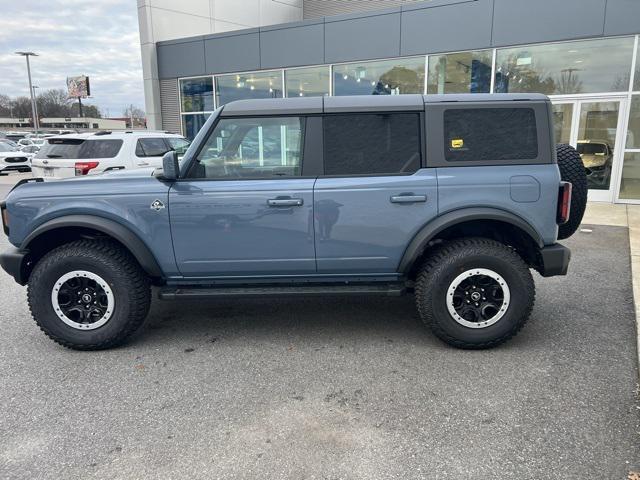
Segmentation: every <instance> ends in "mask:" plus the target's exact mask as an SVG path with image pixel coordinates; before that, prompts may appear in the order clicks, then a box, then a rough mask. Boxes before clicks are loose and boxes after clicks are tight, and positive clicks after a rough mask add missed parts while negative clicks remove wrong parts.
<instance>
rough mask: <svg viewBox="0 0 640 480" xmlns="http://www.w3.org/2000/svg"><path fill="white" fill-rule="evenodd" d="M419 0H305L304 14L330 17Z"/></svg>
mask: <svg viewBox="0 0 640 480" xmlns="http://www.w3.org/2000/svg"><path fill="white" fill-rule="evenodd" d="M416 1H418V0H375V1H371V0H304V2H303V4H302V5H303V7H302V16H303V17H304V18H305V19H307V18H319V17H328V16H330V15H341V14H344V13H358V12H365V11H370V10H378V9H381V8H389V7H398V6H401V5H406V4H407V3H415V2H416Z"/></svg>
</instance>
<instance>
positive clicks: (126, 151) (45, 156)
mask: <svg viewBox="0 0 640 480" xmlns="http://www.w3.org/2000/svg"><path fill="white" fill-rule="evenodd" d="M188 146H189V140H187V139H186V138H184V137H182V136H181V135H176V134H173V133H167V132H153V131H147V130H142V131H124V132H111V131H101V132H96V133H76V134H69V135H57V136H54V137H50V138H47V139H45V141H44V145H43V146H42V147H41V148H40V150H39V151H38V153H37V154H36V156H35V157H34V158H33V160H32V171H33V176H34V177H43V178H48V179H56V178H66V177H79V176H84V175H95V174H99V173H103V172H108V171H113V170H124V169H131V168H144V167H156V168H157V167H161V166H162V156H163V155H164V154H165V153H167V152H170V151H176V152H177V153H178V154H179V155H182V154H183V153H184V152H185V151H186V149H187V147H188Z"/></svg>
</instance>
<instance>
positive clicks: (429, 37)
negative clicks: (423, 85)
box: [401, 0, 493, 55]
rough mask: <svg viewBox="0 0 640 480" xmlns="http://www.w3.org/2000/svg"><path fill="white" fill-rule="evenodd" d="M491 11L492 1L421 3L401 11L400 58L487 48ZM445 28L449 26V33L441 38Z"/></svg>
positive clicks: (489, 44)
mask: <svg viewBox="0 0 640 480" xmlns="http://www.w3.org/2000/svg"><path fill="white" fill-rule="evenodd" d="M418 7H424V8H418ZM492 12H493V0H474V1H463V2H458V3H450V4H448V5H442V4H435V2H434V5H433V6H431V5H430V4H428V3H427V4H424V3H420V4H416V5H415V8H407V9H403V12H402V41H401V55H417V54H425V53H436V52H455V51H459V50H473V49H479V48H486V47H490V46H491V19H492ZM444 25H451V31H450V33H449V34H445V35H443V26H444Z"/></svg>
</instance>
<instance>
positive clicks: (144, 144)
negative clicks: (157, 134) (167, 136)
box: [136, 138, 168, 157]
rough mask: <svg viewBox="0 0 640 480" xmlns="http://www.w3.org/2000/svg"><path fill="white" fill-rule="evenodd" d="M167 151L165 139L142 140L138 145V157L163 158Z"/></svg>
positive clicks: (139, 140)
mask: <svg viewBox="0 0 640 480" xmlns="http://www.w3.org/2000/svg"><path fill="white" fill-rule="evenodd" d="M167 150H168V147H167V144H166V143H164V139H163V138H140V139H138V143H137V144H136V156H137V157H161V156H162V155H164V154H165V153H167Z"/></svg>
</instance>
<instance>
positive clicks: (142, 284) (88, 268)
mask: <svg viewBox="0 0 640 480" xmlns="http://www.w3.org/2000/svg"><path fill="white" fill-rule="evenodd" d="M27 294H28V300H29V307H30V309H31V314H32V315H33V318H34V320H35V321H36V323H37V324H38V325H39V326H40V328H41V329H42V331H44V333H45V334H47V335H48V336H49V337H50V338H51V339H53V340H54V341H56V342H58V343H59V344H61V345H64V346H65V347H68V348H73V349H77V350H99V349H104V348H110V347H114V346H117V345H120V344H121V343H123V342H124V341H125V340H126V339H127V338H129V337H130V336H131V335H132V334H133V333H134V332H135V331H136V330H137V329H138V328H139V327H140V325H142V323H143V322H144V319H145V317H146V315H147V312H148V311H149V306H150V303H151V289H150V284H149V280H148V278H147V277H146V275H145V273H144V272H143V271H142V269H141V268H140V266H139V265H138V263H137V262H136V260H135V259H134V258H133V257H132V256H131V255H130V254H129V252H127V251H126V250H124V249H123V248H122V247H120V246H119V245H118V244H115V243H113V242H110V241H103V240H100V241H93V240H79V241H76V242H73V243H69V244H66V245H63V246H61V247H59V248H56V249H55V250H52V251H51V252H49V253H48V254H47V255H45V256H44V257H43V258H42V259H41V260H40V261H39V262H38V263H37V265H36V266H35V268H34V270H33V272H32V274H31V276H30V278H29V285H28V292H27Z"/></svg>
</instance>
